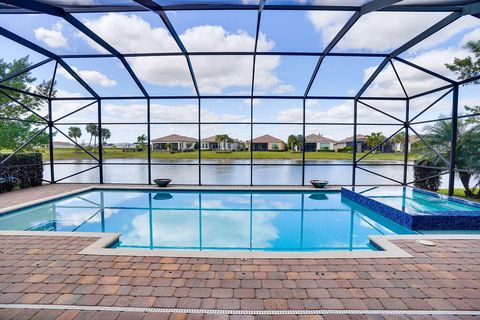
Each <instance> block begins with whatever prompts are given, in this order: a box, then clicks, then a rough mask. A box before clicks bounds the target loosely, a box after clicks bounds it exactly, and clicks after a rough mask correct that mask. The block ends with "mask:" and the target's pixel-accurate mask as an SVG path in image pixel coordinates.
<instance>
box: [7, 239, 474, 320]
mask: <svg viewBox="0 0 480 320" xmlns="http://www.w3.org/2000/svg"><path fill="white" fill-rule="evenodd" d="M95 240H96V238H83V237H43V236H42V237H40V236H0V292H1V293H0V303H28V304H73V305H101V306H129V307H167V308H206V309H214V308H217V309H248V310H251V309H278V310H284V309H410V310H411V309H418V310H424V309H426V310H432V309H433V310H480V264H479V261H480V241H473V240H461V241H460V240H457V241H451V240H449V241H445V240H444V241H437V246H436V247H425V246H422V245H420V244H417V243H415V242H414V241H411V240H408V241H406V240H402V241H401V242H398V245H399V246H401V247H402V248H404V249H405V250H407V251H409V252H410V253H412V254H413V255H414V257H413V258H402V259H298V260H295V259H247V260H240V259H202V258H166V257H135V256H96V255H80V254H78V252H79V251H80V250H81V249H82V248H84V247H86V246H88V245H89V244H91V243H92V242H94V241H95ZM9 312H11V313H15V312H19V311H18V310H10V311H9ZM23 312H25V314H29V312H30V313H31V312H34V310H26V311H23ZM37 312H38V310H37ZM43 312H44V313H47V314H48V313H59V311H52V310H43ZM64 313H65V314H67V315H73V314H74V312H72V311H70V312H64ZM97 313H100V312H97ZM97 313H95V312H93V313H89V312H83V313H82V312H80V313H78V314H77V315H76V316H79V317H80V316H81V317H80V318H82V317H83V315H82V314H87V315H88V314H97ZM2 314H3V312H2ZM112 314H113V313H112ZM122 314H127V313H121V314H120V315H119V316H118V318H119V319H122V317H121V315H122ZM144 316H145V318H148V317H152V314H146V315H143V314H141V315H138V317H140V318H141V317H144ZM157 316H158V314H157ZM176 316H178V315H176ZM191 316H192V317H196V316H198V315H191ZM38 317H39V319H41V318H45V317H43V316H42V317H40V316H38ZM65 317H66V316H65ZM92 317H93V316H92ZM111 317H113V316H111ZM135 317H136V315H135V314H130V315H129V318H128V319H134V318H135ZM338 317H339V316H338ZM0 318H1V317H0ZM102 318H105V319H107V317H103V316H102ZM258 318H261V317H258ZM313 318H315V317H313ZM317 318H318V317H317ZM325 318H326V319H328V318H329V316H325ZM354 318H355V319H357V318H358V316H357V317H354ZM369 318H372V319H373V318H375V317H369ZM108 319H109V318H108ZM340 319H341V317H340ZM360 319H361V317H360ZM377 319H378V317H377Z"/></svg>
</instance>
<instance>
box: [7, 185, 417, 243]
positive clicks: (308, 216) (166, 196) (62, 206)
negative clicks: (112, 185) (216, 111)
mask: <svg viewBox="0 0 480 320" xmlns="http://www.w3.org/2000/svg"><path fill="white" fill-rule="evenodd" d="M0 229H1V230H38V231H72V232H115V233H120V234H121V236H120V240H119V242H118V243H116V244H115V246H116V247H123V248H145V249H177V250H178V249H190V250H249V251H325V250H349V251H352V250H376V248H375V247H374V246H372V245H371V244H370V241H369V239H368V236H369V235H383V234H387V235H391V234H407V233H414V232H413V231H411V230H409V229H407V228H405V227H403V226H400V225H399V224H396V223H394V222H392V221H391V220H389V219H386V218H384V217H382V216H380V215H378V214H376V213H374V212H373V211H371V210H369V209H367V208H365V207H363V206H361V205H359V204H357V203H355V202H353V201H350V200H348V199H345V198H343V199H342V197H341V194H340V192H290V191H289V192H284V191H280V192H279V191H276V192H261V191H255V192H253V191H201V192H199V191H168V192H167V191H161V192H159V191H157V190H107V189H99V190H92V191H88V192H83V193H79V194H76V195H72V196H69V197H66V198H61V199H58V200H54V201H50V202H47V203H43V204H39V205H35V206H33V207H29V208H26V209H21V210H17V211H14V212H12V213H8V214H6V215H2V216H0Z"/></svg>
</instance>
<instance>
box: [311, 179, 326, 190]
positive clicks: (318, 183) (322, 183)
mask: <svg viewBox="0 0 480 320" xmlns="http://www.w3.org/2000/svg"><path fill="white" fill-rule="evenodd" d="M310 183H311V184H312V185H313V186H314V187H315V188H323V187H325V186H326V185H327V184H328V181H327V180H310Z"/></svg>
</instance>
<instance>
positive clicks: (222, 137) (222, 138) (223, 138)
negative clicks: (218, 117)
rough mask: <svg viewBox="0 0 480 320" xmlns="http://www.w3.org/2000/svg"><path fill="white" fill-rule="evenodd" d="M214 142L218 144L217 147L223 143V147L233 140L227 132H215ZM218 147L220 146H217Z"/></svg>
mask: <svg viewBox="0 0 480 320" xmlns="http://www.w3.org/2000/svg"><path fill="white" fill-rule="evenodd" d="M215 142H216V143H218V144H219V147H220V146H221V145H222V144H223V148H222V149H224V147H225V146H226V144H227V143H233V142H234V140H233V139H232V138H230V137H229V136H228V134H217V135H216V136H215ZM219 149H220V148H219Z"/></svg>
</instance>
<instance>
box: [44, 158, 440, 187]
mask: <svg viewBox="0 0 480 320" xmlns="http://www.w3.org/2000/svg"><path fill="white" fill-rule="evenodd" d="M255 161H256V163H257V165H255V166H254V167H253V184H255V185H301V184H302V166H301V161H299V160H277V159H274V160H272V159H269V160H255ZM178 163H180V164H181V165H175V164H178ZM306 163H307V165H306V167H305V181H306V183H308V181H309V180H310V179H325V180H328V181H330V184H333V185H349V184H351V181H352V167H351V161H348V160H308V161H307V162H306ZM362 163H363V165H362V166H363V168H365V169H368V170H370V171H373V172H376V173H379V174H382V175H385V176H387V177H390V178H392V179H395V180H398V181H402V180H403V167H402V166H401V164H402V162H400V161H396V162H395V161H389V162H388V163H382V162H378V161H370V162H362ZM202 164H206V165H202V166H201V175H202V178H201V179H202V184H212V185H249V184H250V166H249V164H250V160H232V159H224V160H208V161H207V162H202ZM279 164H282V165H283V166H279ZM372 164H378V165H376V166H373V165H372ZM94 165H95V162H94V161H91V160H71V161H68V162H65V161H62V162H58V163H55V172H54V173H55V179H56V180H58V179H61V178H63V177H67V176H69V175H71V174H74V173H76V172H79V171H82V170H86V169H88V168H91V167H92V166H94ZM198 167H199V166H198V161H197V160H188V159H182V160H180V161H179V160H172V161H170V162H168V161H166V160H165V159H152V178H170V179H172V180H173V182H172V183H177V184H198V183H199V174H198V173H199V172H198ZM407 170H408V171H407V180H408V182H410V181H412V180H413V169H412V167H408V168H407ZM98 171H99V170H98V168H95V169H92V170H89V171H87V172H84V173H82V174H79V175H76V176H74V177H71V178H68V179H65V180H63V181H62V182H82V183H97V182H98V181H99V172H98ZM103 174H104V182H105V183H147V182H148V166H147V160H146V159H108V160H105V162H104V165H103ZM44 177H45V179H46V180H49V179H50V167H49V166H48V165H45V170H44ZM356 180H357V184H377V185H381V184H394V182H393V181H390V180H387V179H384V178H382V177H379V176H376V175H374V174H371V173H369V172H366V171H363V170H360V169H357V171H356ZM447 181H448V175H444V176H443V185H446V182H447Z"/></svg>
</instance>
